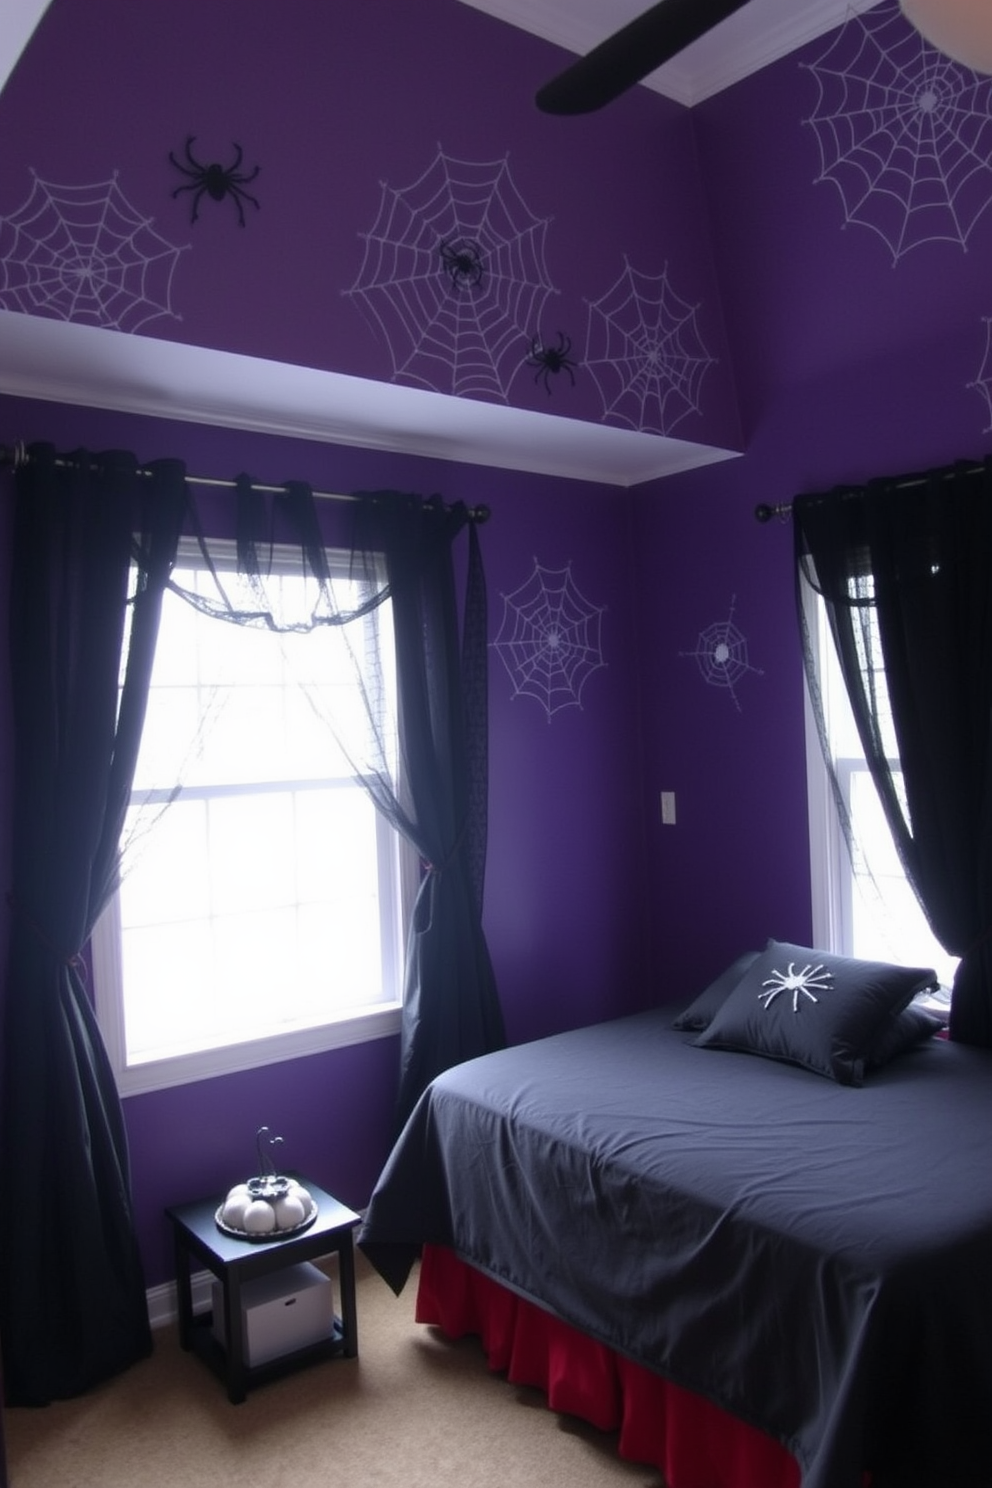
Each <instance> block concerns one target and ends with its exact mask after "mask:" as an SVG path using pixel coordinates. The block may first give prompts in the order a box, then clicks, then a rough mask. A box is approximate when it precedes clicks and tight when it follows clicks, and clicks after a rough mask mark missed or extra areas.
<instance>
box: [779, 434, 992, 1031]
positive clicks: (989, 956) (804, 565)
mask: <svg viewBox="0 0 992 1488" xmlns="http://www.w3.org/2000/svg"><path fill="white" fill-rule="evenodd" d="M792 512H793V521H794V528H795V542H796V557H797V575H798V582H799V589H800V592H799V595H798V603H799V613H800V621H801V623H803V615H804V609H803V597H802V592H801V590H802V584H803V582H808V583H810V584H811V585H812V586H813V587H814V589H816V590H817V592H818V593H819V594H820V595H822V597H823V600H824V603H825V605H826V609H827V615H828V619H829V623H830V629H831V632H832V635H833V638H834V641H835V643H836V647H837V653H838V656H839V659H840V664H841V668H842V671H843V675H844V680H845V684H846V687H847V691H848V694H849V696H850V699H851V705H852V708H853V711H854V716H855V719H856V722H857V725H858V731H859V734H860V737H861V742H862V746H863V748H864V752H865V756H866V759H867V761H868V765H869V768H870V770H871V774H872V777H873V779H874V781H875V784H876V786H877V788H878V791H879V795H880V797H881V801H882V805H883V807H884V809H885V814H886V818H887V820H888V823H889V826H890V827H891V829H892V834H893V838H894V840H895V843H896V847H897V850H898V852H899V856H900V858H901V860H902V863H903V866H904V868H905V871H906V875H907V877H908V879H909V881H910V883H911V884H912V885H913V888H914V889H915V891H916V894H917V897H918V898H919V900H920V903H921V905H922V906H923V909H924V911H925V913H926V915H927V918H928V920H929V922H930V925H931V927H932V929H933V931H934V934H935V935H936V937H937V939H938V940H939V941H940V943H941V945H943V947H944V948H945V950H947V951H948V952H949V953H950V954H952V955H955V956H959V957H960V958H961V961H960V964H959V967H958V971H957V974H956V976H955V981H954V988H953V995H952V999H951V1013H950V1032H951V1037H952V1038H955V1039H959V1040H961V1041H963V1042H967V1043H972V1044H978V1045H981V1046H983V1047H986V1048H988V1047H992V458H989V459H986V460H985V461H984V462H982V463H981V464H975V463H971V464H968V465H965V464H960V465H956V466H952V467H947V468H943V469H940V470H935V471H932V472H929V473H927V474H925V475H919V476H909V477H900V478H899V479H896V480H879V481H873V482H872V483H871V484H869V485H868V486H866V487H861V488H856V489H841V490H836V491H833V492H831V493H829V494H826V495H822V496H804V497H799V498H797V499H796V500H795V501H794V502H793V506H792ZM805 650H806V655H807V669H808V674H809V676H810V683H811V687H810V691H811V695H812V697H813V700H814V704H815V703H816V700H817V697H818V688H817V686H816V678H815V674H814V671H813V667H812V659H811V648H810V647H809V646H808V645H807V646H806V648H805ZM886 699H887V701H886ZM889 710H891V719H889V717H888V716H887V715H888V713H889ZM900 772H901V783H900V779H899V775H900Z"/></svg>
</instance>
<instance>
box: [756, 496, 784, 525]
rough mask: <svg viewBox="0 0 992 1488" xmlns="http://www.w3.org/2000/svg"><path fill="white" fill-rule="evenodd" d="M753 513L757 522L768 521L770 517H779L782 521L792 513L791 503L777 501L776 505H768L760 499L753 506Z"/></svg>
mask: <svg viewBox="0 0 992 1488" xmlns="http://www.w3.org/2000/svg"><path fill="white" fill-rule="evenodd" d="M754 515H755V518H756V520H757V521H759V522H770V521H771V520H772V517H781V519H782V521H783V522H784V521H785V519H786V517H790V516H791V515H792V503H791V502H790V501H782V502H779V504H778V506H769V504H768V502H767V501H762V502H761V503H760V504H759V505H758V506H756V507H755V508H754Z"/></svg>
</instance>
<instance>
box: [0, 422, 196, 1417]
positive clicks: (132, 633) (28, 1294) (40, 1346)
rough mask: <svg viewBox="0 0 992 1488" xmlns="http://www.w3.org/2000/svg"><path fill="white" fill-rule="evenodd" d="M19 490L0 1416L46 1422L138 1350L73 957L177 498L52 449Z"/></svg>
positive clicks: (125, 467)
mask: <svg viewBox="0 0 992 1488" xmlns="http://www.w3.org/2000/svg"><path fill="white" fill-rule="evenodd" d="M15 479H16V491H15V516H14V535H13V566H12V581H11V616H10V633H11V675H12V691H13V732H14V792H13V794H14V821H13V853H12V856H13V867H12V889H11V893H10V895H9V903H10V909H11V928H10V950H9V959H8V966H7V991H6V1005H5V1026H4V1034H3V1067H2V1079H3V1091H2V1096H3V1099H2V1131H0V1155H2V1172H3V1186H4V1215H3V1223H2V1225H0V1338H2V1344H3V1374H4V1384H5V1389H6V1395H7V1399H8V1401H9V1402H11V1403H13V1404H18V1405H41V1404H45V1403H47V1402H48V1401H50V1400H53V1399H58V1398H62V1397H67V1396H71V1395H76V1394H79V1393H80V1392H81V1391H83V1390H85V1389H87V1388H89V1387H90V1386H92V1385H94V1384H96V1383H98V1382H99V1381H101V1380H103V1379H106V1378H108V1377H110V1376H111V1375H113V1374H116V1373H118V1372H119V1371H121V1370H122V1369H124V1368H126V1367H127V1366H129V1365H130V1364H132V1363H134V1362H135V1361H136V1360H137V1359H139V1358H141V1357H143V1356H144V1355H146V1354H147V1353H148V1352H149V1350H150V1348H151V1335H150V1331H149V1323H148V1313H147V1304H146V1298H145V1283H144V1277H143V1274H142V1267H141V1261H140V1257H139V1253H138V1246H137V1242H136V1238H135V1233H134V1224H133V1215H132V1204H131V1194H130V1177H129V1167H128V1153H127V1144H126V1138H125V1131H124V1125H123V1120H122V1114H121V1108H120V1102H119V1099H118V1096H117V1092H116V1087H115V1084H114V1080H113V1077H112V1073H111V1071H110V1068H109V1063H108V1060H107V1057H106V1053H105V1050H104V1046H103V1042H102V1039H101V1037H100V1033H99V1029H98V1028H97V1025H96V1020H95V1016H94V1012H93V1007H92V1004H91V1001H90V997H89V995H88V993H87V989H86V986H85V982H84V977H83V962H82V959H81V952H82V950H83V948H84V946H85V945H86V942H87V940H88V938H89V934H90V931H91V929H92V927H93V924H94V922H95V921H96V919H97V917H98V916H99V914H100V911H101V910H102V908H103V906H104V905H105V903H106V902H107V899H108V897H109V895H110V894H111V893H112V892H113V890H114V889H115V887H116V884H117V875H118V852H119V849H118V844H119V840H120V834H121V829H122V826H123V822H124V815H125V811H126V809H127V802H128V794H129V791H130V786H131V779H132V775H133V771H134V763H135V759H136V756H137V749H138V743H139V740H140V737H141V728H142V723H143V718H144V709H145V700H146V696H147V687H148V678H149V673H150V668H151V661H152V657H153V654H154V648H155V637H156V634H157V629H158V617H159V611H160V604H161V596H162V590H163V587H164V585H165V582H166V580H167V578H168V574H169V569H170V566H171V563H172V559H173V557H174V554H175V551H176V545H177V541H178V535H179V531H180V527H181V524H182V518H183V511H184V505H185V484H184V469H183V466H182V464H181V463H180V462H178V461H160V462H157V463H156V464H154V465H152V466H150V467H147V473H145V474H139V472H138V469H137V465H136V462H135V459H134V457H133V456H131V455H128V454H123V453H111V454H104V455H98V456H91V455H89V454H87V453H86V452H85V451H77V452H75V454H73V455H72V456H71V457H69V458H68V459H67V460H64V461H63V460H57V459H56V455H55V451H54V449H53V448H52V447H51V446H48V445H35V446H32V448H31V449H30V451H29V460H28V462H27V463H26V464H24V465H23V466H22V467H21V468H20V469H19V470H18V472H17V474H16V477H15ZM133 557H137V558H138V561H139V564H140V570H141V578H140V580H139V583H138V587H137V590H136V592H135V593H134V595H133V598H132V602H131V603H130V604H129V602H128V584H129V570H130V566H131V562H132V558H133ZM129 611H130V615H128V612H129ZM128 621H129V623H128ZM127 637H129V646H128V647H127V654H126V664H125V669H124V677H123V690H122V691H121V690H120V684H121V665H122V649H123V647H124V644H125V639H126V638H127Z"/></svg>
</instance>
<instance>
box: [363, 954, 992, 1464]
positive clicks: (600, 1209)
mask: <svg viewBox="0 0 992 1488" xmlns="http://www.w3.org/2000/svg"><path fill="white" fill-rule="evenodd" d="M742 967H743V970H742V969H741V968H742ZM865 968H867V971H866V969H865ZM928 976H929V978H931V979H932V976H933V974H932V973H926V970H925V969H922V970H920V969H914V968H894V967H881V968H878V967H877V965H876V963H861V962H851V961H845V960H844V958H838V957H833V958H829V957H823V955H822V953H819V952H815V951H812V950H807V949H806V948H804V947H796V946H791V945H788V944H787V943H783V942H775V941H770V942H769V943H768V946H766V948H765V950H764V951H763V952H760V953H753V952H752V953H749V955H748V956H747V957H744V958H741V959H740V960H739V961H738V962H735V963H734V965H733V966H732V967H730V968H728V969H727V972H726V973H724V974H723V976H722V977H721V978H718V979H717V981H716V982H715V983H713V984H712V986H711V987H709V988H707V989H705V990H704V992H703V993H702V994H701V995H700V997H698V998H697V999H695V1000H694V1002H693V1004H691V1005H690V1007H688V1008H681V1009H679V1010H676V1009H674V1008H672V1007H661V1008H658V1009H656V1010H652V1011H649V1012H645V1013H642V1014H638V1015H635V1016H632V1017H627V1018H622V1019H617V1020H615V1021H612V1022H608V1023H604V1024H600V1025H597V1026H595V1027H590V1028H584V1029H578V1030H575V1031H572V1032H568V1033H563V1034H558V1035H555V1036H553V1037H550V1038H545V1039H541V1040H538V1041H536V1042H534V1043H530V1044H526V1045H522V1046H518V1047H515V1048H510V1049H506V1050H503V1051H501V1052H499V1053H495V1054H490V1055H487V1056H485V1057H484V1058H481V1059H476V1060H472V1061H470V1062H468V1063H466V1064H463V1065H459V1066H457V1067H456V1068H454V1069H452V1070H449V1071H447V1072H446V1073H445V1074H443V1075H442V1076H440V1077H439V1078H438V1079H436V1080H435V1081H434V1082H433V1084H432V1085H431V1086H430V1088H429V1089H428V1090H427V1091H426V1092H425V1094H424V1096H423V1097H422V1098H421V1100H420V1102H419V1103H418V1105H417V1107H416V1109H415V1111H414V1112H413V1114H412V1116H411V1118H410V1120H409V1122H408V1123H407V1125H406V1127H405V1129H404V1131H403V1133H402V1135H401V1137H400V1139H399V1141H398V1142H397V1144H396V1146H395V1148H394V1150H393V1152H392V1154H391V1156H390V1158H389V1161H388V1163H387V1165H386V1167H385V1169H384V1170H383V1173H382V1175H381V1177H380V1180H379V1182H378V1184H377V1186H376V1189H375V1192H374V1194H373V1196H372V1199H371V1202H370V1205H369V1208H368V1211H367V1214H366V1218H365V1222H364V1224H363V1228H362V1230H361V1232H360V1237H359V1243H360V1245H361V1247H362V1249H363V1250H364V1252H365V1254H366V1255H367V1256H368V1258H369V1259H370V1261H371V1262H372V1264H373V1265H374V1266H375V1267H376V1269H377V1270H378V1271H379V1272H380V1273H381V1274H382V1276H383V1277H384V1278H385V1279H386V1281H387V1282H389V1284H390V1285H391V1286H392V1287H393V1289H394V1290H395V1291H397V1292H399V1291H400V1290H401V1289H402V1288H403V1287H404V1285H405V1284H406V1283H407V1281H408V1279H409V1276H410V1273H411V1270H412V1268H413V1266H414V1263H415V1262H416V1261H417V1260H418V1259H419V1258H420V1257H421V1256H423V1258H424V1260H423V1264H422V1268H421V1286H422V1287H425V1288H426V1299H425V1300H424V1301H423V1302H422V1305H421V1306H420V1307H419V1309H418V1317H421V1318H422V1319H424V1320H427V1321H434V1322H439V1323H441V1324H442V1325H443V1324H444V1322H445V1315H446V1311H447V1312H449V1313H450V1315H451V1317H452V1318H453V1319H454V1321H453V1322H451V1323H450V1324H449V1331H451V1330H456V1329H457V1328H459V1327H460V1326H469V1327H472V1328H474V1330H475V1331H479V1332H480V1333H481V1334H483V1335H485V1334H486V1331H487V1329H491V1328H492V1326H493V1321H492V1320H493V1317H494V1316H496V1315H498V1314H499V1311H500V1308H501V1307H503V1306H504V1303H503V1302H502V1301H501V1300H500V1299H508V1301H509V1304H510V1305H511V1306H519V1307H520V1308H522V1309H524V1315H525V1321H527V1320H531V1319H532V1316H536V1317H538V1318H542V1319H545V1320H547V1322H548V1326H549V1327H551V1328H559V1329H565V1330H566V1333H565V1335H564V1336H565V1338H566V1343H565V1345H564V1352H565V1354H568V1353H569V1352H570V1349H569V1345H568V1342H567V1340H568V1339H572V1340H574V1341H575V1343H576V1345H577V1343H578V1341H579V1340H584V1341H586V1342H587V1343H588V1346H589V1348H591V1349H592V1350H594V1351H598V1355H602V1356H603V1357H605V1358H606V1359H608V1360H614V1361H616V1365H617V1368H618V1370H619V1378H620V1386H619V1388H620V1393H621V1395H623V1393H624V1391H625V1390H629V1391H630V1393H631V1395H632V1396H633V1395H634V1394H636V1392H637V1391H638V1390H640V1391H641V1392H642V1393H644V1394H645V1399H646V1400H647V1401H648V1404H647V1405H646V1407H645V1409H646V1411H647V1414H648V1417H650V1414H651V1412H652V1411H657V1413H658V1431H659V1434H664V1432H665V1431H667V1430H670V1429H671V1428H672V1425H673V1422H674V1420H675V1416H676V1411H677V1408H678V1407H680V1406H684V1407H686V1408H688V1409H689V1410H690V1417H691V1411H692V1410H693V1409H696V1410H697V1412H698V1411H702V1412H703V1415H699V1414H698V1413H697V1415H696V1416H695V1417H694V1418H692V1419H694V1420H695V1421H696V1422H697V1426H696V1428H695V1429H696V1430H697V1431H699V1432H701V1431H703V1429H704V1427H703V1426H702V1425H699V1424H698V1423H700V1422H708V1423H709V1426H708V1427H707V1428H706V1429H707V1430H711V1429H712V1422H713V1421H714V1420H719V1421H720V1422H722V1423H723V1425H724V1427H725V1428H726V1434H727V1440H728V1441H729V1440H730V1439H731V1437H732V1435H733V1430H734V1426H735V1423H736V1424H739V1425H740V1427H741V1430H742V1431H744V1432H746V1433H751V1434H752V1438H753V1440H754V1441H757V1442H758V1443H759V1444H760V1443H761V1442H764V1443H766V1444H767V1446H768V1448H769V1453H770V1455H769V1456H768V1458H767V1467H766V1468H764V1469H762V1470H761V1475H760V1476H755V1471H756V1470H755V1468H754V1467H753V1464H752V1465H751V1466H744V1467H743V1468H739V1469H734V1468H733V1467H731V1466H727V1467H721V1468H719V1469H718V1471H720V1472H726V1473H727V1474H728V1476H727V1478H726V1481H724V1480H723V1479H719V1480H717V1479H715V1478H710V1477H707V1478H706V1482H707V1483H710V1482H711V1481H712V1483H713V1485H714V1488H778V1485H779V1484H781V1485H783V1488H787V1485H789V1484H792V1483H795V1484H799V1483H801V1484H802V1488H863V1484H865V1483H870V1484H871V1485H872V1488H990V1485H992V1164H990V1162H989V1153H988V1147H989V1145H990V1142H992V1053H990V1052H988V1051H984V1050H979V1049H974V1048H969V1047H966V1046H963V1045H957V1044H954V1043H951V1042H949V1041H947V1040H946V1039H944V1038H941V1037H934V1036H933V1035H934V1033H935V1032H936V1031H937V1029H938V1022H937V1020H935V1019H933V1018H931V1017H930V1016H929V1015H928V1014H927V1013H925V1012H923V1011H921V1010H920V1009H919V1006H918V1001H917V999H918V996H919V993H920V991H921V989H922V988H923V987H924V986H925V984H926V982H927V979H928ZM866 979H867V980H866ZM676 1014H677V1015H676ZM676 1024H677V1025H678V1026H676ZM449 1288H453V1289H454V1291H455V1292H457V1293H458V1298H457V1300H452V1299H450V1298H449V1299H447V1300H446V1289H449ZM476 1294H478V1295H476ZM466 1298H468V1299H469V1301H468V1303H467V1304H466ZM466 1305H467V1306H468V1312H466V1310H465V1308H466ZM494 1308H495V1310H496V1311H495V1313H494V1312H493V1309H494ZM473 1317H474V1321H473ZM459 1319H461V1323H459V1321H458V1320H459ZM466 1319H467V1321H466ZM574 1352H575V1354H576V1356H577V1357H578V1354H579V1352H580V1350H579V1349H578V1347H576V1349H575V1350H574ZM598 1355H597V1356H598ZM497 1362H498V1363H499V1364H500V1365H502V1364H503V1362H504V1361H503V1360H502V1359H500V1360H498V1361H497ZM632 1372H633V1373H632ZM652 1381H653V1382H655V1383H656V1384H657V1391H658V1393H656V1394H652V1393H651V1391H650V1390H647V1392H646V1393H645V1388H644V1387H645V1383H647V1384H648V1385H650V1384H651V1382H652ZM535 1382H537V1381H535ZM610 1388H615V1387H614V1386H611V1387H610ZM551 1403H552V1404H554V1401H553V1400H552V1402H551ZM565 1408H569V1407H568V1406H567V1405H566V1407H565ZM610 1409H611V1410H612V1407H611V1408H610ZM625 1410H626V1406H624V1405H623V1404H622V1403H621V1406H620V1415H621V1416H622V1415H623V1413H624V1411H625ZM706 1412H709V1415H706V1414H705V1413H706ZM576 1413H577V1414H585V1415H587V1416H588V1417H589V1418H590V1419H596V1412H595V1410H591V1411H590V1410H584V1409H581V1408H580V1409H576ZM717 1413H719V1414H717ZM607 1414H609V1411H608V1412H607ZM663 1418H664V1419H663ZM597 1424H605V1425H610V1424H613V1423H612V1422H611V1421H610V1420H604V1421H598V1422H597ZM633 1434H634V1435H635V1436H636V1437H637V1446H636V1449H635V1451H633V1452H629V1453H628V1455H636V1456H638V1457H639V1458H640V1460H645V1461H654V1462H655V1463H656V1464H657V1465H658V1466H659V1467H662V1468H663V1471H665V1472H666V1474H667V1475H668V1480H669V1482H670V1484H671V1488H696V1482H702V1481H703V1478H704V1477H705V1473H704V1472H703V1470H702V1469H701V1468H700V1469H699V1471H698V1473H697V1467H698V1464H695V1465H694V1464H693V1462H692V1451H691V1448H690V1450H689V1452H688V1455H687V1456H686V1457H684V1459H683V1461H684V1463H685V1465H678V1464H676V1465H675V1466H674V1467H673V1466H672V1458H671V1454H670V1450H669V1448H668V1447H664V1446H663V1445H662V1444H660V1443H659V1444H657V1450H655V1447H654V1446H653V1445H652V1444H651V1442H650V1441H649V1440H647V1441H645V1439H646V1438H649V1437H650V1434H651V1426H650V1419H648V1420H647V1422H645V1411H644V1410H642V1411H641V1415H640V1419H639V1420H638V1423H637V1426H636V1430H635V1431H634V1433H633ZM710 1471H711V1469H709V1468H707V1469H706V1472H710ZM735 1473H736V1480H733V1479H734V1475H735ZM694 1474H695V1476H694ZM680 1475H681V1478H682V1480H681V1481H680Z"/></svg>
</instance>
